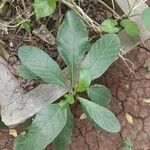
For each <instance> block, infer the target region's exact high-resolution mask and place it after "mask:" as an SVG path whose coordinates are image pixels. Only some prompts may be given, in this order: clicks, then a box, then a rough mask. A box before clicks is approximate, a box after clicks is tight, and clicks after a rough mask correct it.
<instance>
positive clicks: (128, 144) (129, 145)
mask: <svg viewBox="0 0 150 150" xmlns="http://www.w3.org/2000/svg"><path fill="white" fill-rule="evenodd" d="M123 150H133V141H132V139H131V138H126V139H125V141H124V149H123Z"/></svg>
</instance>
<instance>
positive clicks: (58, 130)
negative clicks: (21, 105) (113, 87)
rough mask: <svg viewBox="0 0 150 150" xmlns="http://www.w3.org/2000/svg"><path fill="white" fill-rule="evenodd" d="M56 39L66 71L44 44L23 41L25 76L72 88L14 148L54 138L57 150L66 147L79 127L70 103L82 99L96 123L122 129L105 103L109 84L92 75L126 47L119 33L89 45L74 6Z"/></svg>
mask: <svg viewBox="0 0 150 150" xmlns="http://www.w3.org/2000/svg"><path fill="white" fill-rule="evenodd" d="M57 45H58V51H59V53H60V55H61V56H62V58H63V59H64V62H65V64H66V65H67V70H68V72H69V74H68V76H67V77H66V76H65V77H64V75H63V73H62V71H61V70H60V68H59V66H58V64H57V63H56V62H55V61H54V60H53V59H52V58H50V57H49V56H48V54H46V53H45V52H44V51H42V50H40V49H39V48H36V47H33V46H23V47H20V49H19V57H20V59H21V62H22V64H21V66H20V68H19V70H18V74H19V75H20V76H22V77H24V78H25V79H36V80H38V81H40V82H41V83H44V84H56V85H59V86H61V87H63V88H65V89H66V91H67V94H65V95H64V97H63V98H62V99H61V100H60V102H59V103H55V104H49V103H48V104H47V105H46V106H44V107H43V109H42V110H41V111H40V112H39V113H38V114H36V116H35V118H34V119H33V122H32V124H31V125H30V126H29V127H28V130H27V131H26V133H25V134H20V135H19V136H18V137H17V138H16V139H15V142H14V149H15V150H27V149H28V150H43V149H44V148H45V147H46V146H47V145H48V144H49V143H51V142H53V143H55V145H56V149H57V150H60V149H65V148H66V146H67V145H68V144H69V143H70V141H71V134H72V130H73V127H74V117H73V114H72V112H71V109H70V107H71V106H72V105H73V104H74V103H75V102H77V101H79V102H80V104H81V107H82V109H83V111H84V112H85V114H86V116H87V118H88V119H89V120H90V121H91V122H93V124H94V125H95V127H96V128H100V129H103V130H106V131H108V132H111V133H116V132H119V131H120V128H121V127H120V123H119V121H118V120H117V118H116V117H115V115H114V114H113V113H112V112H111V111H109V110H108V109H107V108H106V107H105V106H107V104H108V102H109V100H110V99H111V94H110V92H109V90H108V89H107V88H106V87H104V86H102V85H98V84H96V85H92V86H91V81H93V80H94V79H96V78H98V77H100V76H101V75H102V74H103V73H104V72H105V71H106V70H107V68H108V67H109V66H110V65H111V64H112V63H113V62H114V61H115V60H116V58H117V56H118V53H119V50H120V47H121V45H120V40H119V37H118V36H117V35H116V34H107V35H104V36H102V38H100V39H98V40H97V41H96V42H95V43H93V44H91V48H90V50H88V45H89V41H88V31H87V29H86V26H85V24H84V22H83V21H82V20H81V19H80V17H79V16H78V15H77V14H76V13H75V12H73V11H69V12H68V13H67V15H66V17H65V20H64V22H63V23H62V25H61V27H60V28H59V30H58V33H57ZM80 92H86V93H87V95H88V97H89V98H90V99H91V101H89V100H87V99H85V98H82V97H80Z"/></svg>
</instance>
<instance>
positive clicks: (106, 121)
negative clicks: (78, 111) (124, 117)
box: [78, 97, 121, 133]
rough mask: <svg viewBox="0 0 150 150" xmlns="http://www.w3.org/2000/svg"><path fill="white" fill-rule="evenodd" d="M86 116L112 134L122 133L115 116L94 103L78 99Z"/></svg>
mask: <svg viewBox="0 0 150 150" xmlns="http://www.w3.org/2000/svg"><path fill="white" fill-rule="evenodd" d="M78 99H79V101H80V103H81V105H82V108H83V110H84V112H85V114H86V116H87V117H88V118H89V119H90V120H91V121H92V122H94V123H95V125H96V126H97V127H100V128H102V129H104V130H105V131H108V132H111V133H117V132H119V131H120V129H121V127H120V123H119V121H118V120H117V118H116V117H115V115H114V114H113V113H112V112H111V111H109V110H108V109H106V108H105V107H102V106H100V105H98V104H96V103H94V102H91V101H89V100H86V99H83V98H81V97H78Z"/></svg>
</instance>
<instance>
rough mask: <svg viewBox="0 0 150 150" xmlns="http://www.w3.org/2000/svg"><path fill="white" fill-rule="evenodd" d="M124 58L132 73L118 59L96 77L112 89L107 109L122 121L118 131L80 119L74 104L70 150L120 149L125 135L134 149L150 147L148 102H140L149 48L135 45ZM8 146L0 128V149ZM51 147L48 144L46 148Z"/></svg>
mask: <svg viewBox="0 0 150 150" xmlns="http://www.w3.org/2000/svg"><path fill="white" fill-rule="evenodd" d="M149 45H150V41H149ZM149 48H150V46H149ZM127 58H128V59H130V60H131V61H132V62H133V63H134V65H135V73H131V72H130V71H129V70H128V69H127V67H126V65H125V63H124V62H123V61H122V60H118V61H116V62H115V63H114V64H113V65H112V66H111V67H110V69H109V70H108V71H107V72H106V73H105V74H104V75H103V77H102V78H101V79H100V80H98V82H100V83H101V84H105V85H107V87H108V88H109V89H110V90H111V93H112V95H113V98H112V102H111V104H110V109H111V110H112V111H113V112H114V113H115V114H116V116H117V117H118V119H119V120H120V122H121V125H122V130H121V132H120V133H118V134H110V133H107V132H104V131H98V130H95V129H94V127H93V126H92V125H91V123H90V122H89V121H88V120H87V119H84V120H80V119H79V118H80V116H81V114H82V113H83V112H82V110H81V109H80V107H79V105H77V106H76V107H75V108H73V111H74V112H75V129H74V133H73V136H72V143H71V145H70V146H69V150H122V149H123V148H124V140H125V139H126V138H130V139H131V141H132V142H133V143H134V144H133V149H134V150H150V104H148V103H145V102H143V99H149V98H150V73H148V71H147V65H148V64H150V51H149V50H148V49H147V50H146V49H144V48H141V47H138V48H136V49H135V50H133V51H132V52H130V53H129V54H128V55H127ZM126 113H129V114H130V115H131V116H132V117H133V124H130V123H129V122H128V121H127V120H126V117H125V114H126ZM11 149H12V138H10V136H9V135H8V134H7V131H2V132H0V150H11ZM52 149H53V148H51V146H50V147H48V148H47V150H52Z"/></svg>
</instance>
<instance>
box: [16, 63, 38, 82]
mask: <svg viewBox="0 0 150 150" xmlns="http://www.w3.org/2000/svg"><path fill="white" fill-rule="evenodd" d="M17 74H18V75H19V76H21V77H23V78H24V79H27V80H33V79H36V78H37V75H35V74H34V73H33V72H32V71H30V70H29V69H28V68H27V67H25V66H24V65H21V66H20V67H19V68H18V70H17ZM37 80H40V79H37Z"/></svg>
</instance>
